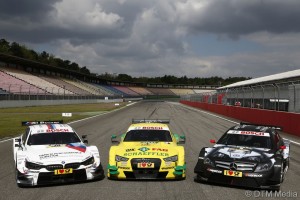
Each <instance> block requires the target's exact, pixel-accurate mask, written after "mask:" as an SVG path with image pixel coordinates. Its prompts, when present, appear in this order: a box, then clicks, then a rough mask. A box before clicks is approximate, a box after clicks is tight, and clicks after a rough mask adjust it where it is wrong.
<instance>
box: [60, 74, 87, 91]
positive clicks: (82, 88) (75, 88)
mask: <svg viewBox="0 0 300 200" xmlns="http://www.w3.org/2000/svg"><path fill="white" fill-rule="evenodd" d="M61 81H62V82H64V83H68V84H69V86H70V87H71V88H72V89H70V90H71V91H73V92H74V93H76V94H79V95H92V94H93V92H92V91H90V90H89V89H88V88H87V87H86V86H84V85H83V84H81V83H80V82H79V81H77V80H70V79H65V78H64V79H62V80H61Z"/></svg>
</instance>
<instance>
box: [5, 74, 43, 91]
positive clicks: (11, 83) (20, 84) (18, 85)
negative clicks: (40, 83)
mask: <svg viewBox="0 0 300 200" xmlns="http://www.w3.org/2000/svg"><path fill="white" fill-rule="evenodd" d="M0 85H1V88H0V89H1V91H3V92H1V94H4V93H5V94H8V93H14V94H44V93H45V92H46V91H45V90H43V89H41V88H38V87H37V86H36V85H33V84H30V83H28V82H26V81H24V80H22V79H19V78H17V77H15V76H13V75H12V74H10V73H9V72H8V71H7V70H5V69H4V68H0Z"/></svg>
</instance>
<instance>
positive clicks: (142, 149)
mask: <svg viewBox="0 0 300 200" xmlns="http://www.w3.org/2000/svg"><path fill="white" fill-rule="evenodd" d="M139 150H140V151H142V152H146V151H149V150H150V149H149V148H148V147H141V148H139Z"/></svg>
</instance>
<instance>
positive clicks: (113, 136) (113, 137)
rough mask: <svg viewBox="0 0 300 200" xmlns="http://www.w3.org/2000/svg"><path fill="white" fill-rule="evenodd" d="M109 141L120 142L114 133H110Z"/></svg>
mask: <svg viewBox="0 0 300 200" xmlns="http://www.w3.org/2000/svg"><path fill="white" fill-rule="evenodd" d="M111 143H120V142H119V141H118V140H117V136H116V135H112V136H111Z"/></svg>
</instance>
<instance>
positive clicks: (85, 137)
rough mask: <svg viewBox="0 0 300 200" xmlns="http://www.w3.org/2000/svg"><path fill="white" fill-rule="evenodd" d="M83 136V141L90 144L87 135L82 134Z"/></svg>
mask: <svg viewBox="0 0 300 200" xmlns="http://www.w3.org/2000/svg"><path fill="white" fill-rule="evenodd" d="M81 138H82V139H83V143H85V144H88V143H89V141H88V140H87V135H82V136H81Z"/></svg>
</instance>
